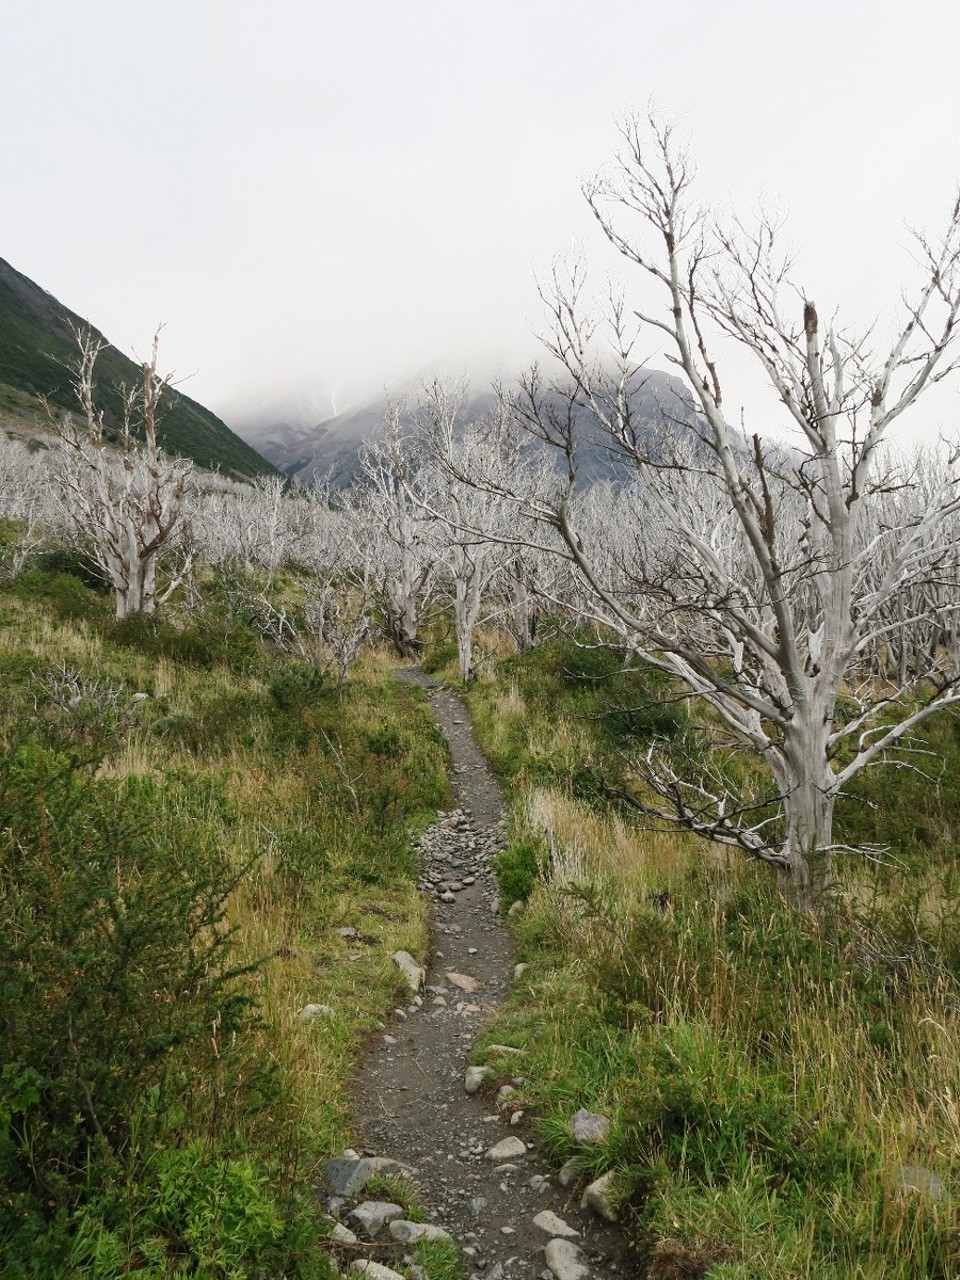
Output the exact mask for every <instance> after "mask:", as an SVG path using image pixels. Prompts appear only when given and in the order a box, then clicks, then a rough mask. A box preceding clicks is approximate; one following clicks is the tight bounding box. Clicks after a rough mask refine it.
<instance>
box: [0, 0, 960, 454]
mask: <svg viewBox="0 0 960 1280" xmlns="http://www.w3.org/2000/svg"><path fill="white" fill-rule="evenodd" d="M10 8H11V12H10V13H8V14H6V15H5V24H4V25H5V38H6V48H7V57H6V59H5V83H4V95H3V103H2V106H0V112H2V119H3V131H4V144H5V145H4V196H3V200H2V202H0V230H2V237H0V256H3V257H5V258H7V259H8V260H9V261H10V262H11V263H12V264H13V265H14V266H15V267H17V268H18V269H19V270H21V271H23V272H25V273H26V274H27V275H29V276H30V277H31V278H33V279H34V280H36V281H37V282H38V283H39V284H41V285H42V286H43V287H44V288H46V289H48V290H49V291H50V292H52V293H54V294H56V296H57V297H59V298H60V299H61V300H62V301H63V302H64V303H66V304H67V305H68V306H70V307H72V308H74V309H75V310H78V311H80V312H82V313H83V314H85V315H86V316H87V317H88V318H89V319H90V320H91V321H92V322H93V323H94V324H96V325H97V326H98V327H99V328H101V329H102V330H103V331H105V332H106V333H107V334H108V336H109V337H110V338H111V339H112V340H113V341H114V342H115V343H116V344H117V345H118V346H121V347H122V348H123V349H125V350H127V351H138V350H139V351H143V350H145V349H146V348H147V347H148V345H149V340H150V336H151V334H152V332H153V330H154V328H155V327H156V324H157V323H158V322H159V321H163V322H165V324H166V329H165V332H164V338H163V346H162V351H163V357H164V361H165V363H166V367H168V368H170V369H172V370H174V371H175V372H176V374H177V376H178V377H181V378H187V379H188V380H187V381H186V382H185V383H184V390H186V391H187V392H188V393H189V394H191V395H193V396H194V397H196V398H197V399H200V400H201V401H203V402H204V403H206V404H208V405H209V406H210V407H211V408H213V409H215V410H217V411H218V412H220V413H222V414H223V415H224V416H225V417H226V419H227V421H228V422H231V423H239V422H241V421H246V420H249V419H250V418H251V417H253V416H257V415H261V414H263V415H267V416H269V415H270V414H274V413H276V412H280V411H281V407H282V411H283V412H284V413H288V414H289V415H291V416H296V415H297V414H298V413H300V414H301V415H302V416H303V417H306V418H307V419H309V418H311V417H322V416H326V414H327V413H328V412H333V411H335V410H337V411H342V410H344V409H346V408H348V407H350V405H352V404H353V403H356V402H357V401H358V400H360V399H362V398H363V397H364V396H366V395H367V394H372V393H375V392H377V391H380V390H382V389H383V387H384V386H389V385H390V384H391V383H393V382H394V381H396V380H397V379H405V378H408V377H409V376H410V375H411V373H413V372H414V371H416V370H417V369H419V368H422V367H426V366H431V365H433V364H434V362H437V361H439V362H441V363H443V364H444V365H445V366H446V367H455V366H457V365H458V364H463V365H464V366H468V367H469V368H471V369H472V370H474V371H475V374H476V376H478V377H485V376H487V374H488V372H489V371H490V370H491V369H500V370H503V369H506V368H509V367H510V366H511V364H522V363H524V362H525V361H526V360H527V359H529V358H530V356H531V355H532V353H533V352H534V350H535V343H534V340H533V337H532V334H533V333H534V332H535V331H536V329H537V327H538V326H539V325H540V324H541V323H542V320H541V310H540V304H539V300H538V297H537V292H536V288H535V284H534V272H535V271H538V270H539V271H540V272H543V271H545V270H547V269H548V268H549V264H550V261H551V258H552V255H553V254H554V253H555V252H557V251H558V250H563V249H565V248H569V247H570V245H571V243H572V242H574V241H576V240H580V241H582V242H583V245H584V249H585V253H586V256H587V258H588V260H590V261H591V262H592V263H594V264H595V266H596V270H597V272H598V277H599V280H598V282H599V283H602V277H603V275H604V273H605V272H606V271H608V270H610V269H615V270H617V271H620V270H621V268H620V266H619V265H618V264H615V263H614V261H613V258H612V255H611V253H610V252H609V251H608V250H607V249H606V247H605V245H604V243H603V240H602V236H601V233H600V231H599V228H597V227H596V225H595V223H594V222H593V220H592V218H591V216H590V214H589V211H588V210H587V209H586V208H585V205H584V202H583V199H582V197H581V195H580V191H579V183H580V179H581V177H582V175H583V174H584V173H585V172H588V171H590V170H592V169H594V168H596V167H597V166H599V165H601V164H603V163H604V161H605V160H606V159H607V158H608V157H609V156H610V154H611V152H612V150H613V149H614V147H615V144H616V129H615V117H616V116H617V114H618V113H621V112H623V111H625V110H629V109H631V108H640V109H644V108H645V106H646V104H647V102H648V101H649V100H650V99H651V98H652V99H653V100H655V101H656V103H657V105H658V107H659V109H660V111H661V112H662V113H664V114H665V115H667V116H680V117H682V127H683V129H684V130H685V131H686V133H687V134H688V135H689V138H690V141H691V146H692V149H693V152H694V154H695V155H696V156H697V158H698V165H699V171H700V183H701V194H702V198H703V200H704V201H705V202H706V203H707V204H709V205H711V206H721V205H724V206H725V205H728V204H729V205H731V206H733V207H735V208H737V209H739V210H741V211H742V212H744V213H746V214H749V213H750V211H751V210H752V209H754V208H755V206H756V202H757V198H758V196H759V195H766V196H768V197H769V196H771V195H774V194H776V195H777V196H778V197H779V199H780V201H781V203H782V204H783V206H784V207H785V209H787V210H788V211H789V214H790V220H789V235H790V238H791V239H792V240H793V241H794V242H795V243H796V244H797V246H798V256H799V262H800V267H799V270H798V277H799V279H800V280H801V281H802V283H803V285H804V287H805V289H806V290H807V291H808V293H809V294H810V295H811V296H813V297H814V298H815V300H816V301H817V303H818V305H819V307H820V310H821V314H823V315H829V314H832V313H833V311H834V310H835V308H837V307H839V308H840V309H841V314H842V315H843V316H845V317H848V318H849V319H850V320H851V321H852V322H856V323H863V324H868V323H870V322H871V321H873V320H874V319H875V320H876V323H877V333H878V340H879V339H880V338H882V337H883V336H885V334H886V333H887V331H888V329H889V327H890V324H891V314H892V313H891V308H892V306H893V305H894V304H895V303H896V301H897V297H898V294H899V290H900V287H901V285H902V284H903V283H904V282H906V281H908V280H909V279H910V274H911V261H910V257H909V237H908V235H907V234H906V232H905V229H904V228H905V224H910V225H920V226H928V227H931V228H935V227H937V226H939V225H942V223H943V221H944V218H945V216H946V212H947V209H948V206H949V204H950V200H951V195H952V191H953V186H954V181H955V178H956V176H957V174H958V173H960V155H958V147H957V140H958V125H960V101H958V93H957V89H956V79H955V77H954V76H953V74H952V70H950V69H948V67H947V66H946V65H945V64H946V63H947V60H948V59H950V60H951V62H952V59H953V53H954V50H955V49H956V47H957V41H958V37H960V14H958V11H957V10H956V8H955V7H954V6H952V5H950V4H947V3H929V2H924V0H920V3H917V4H914V5H912V6H910V8H909V10H905V9H904V7H903V6H902V5H894V4H893V3H891V0H879V2H878V3H875V4H874V5H872V6H870V10H869V14H868V15H867V16H866V17H864V16H863V11H862V6H858V5H854V4H852V3H843V2H841V3H837V2H836V0H834V2H833V3H826V2H823V0H814V2H812V3H808V4H806V5H804V6H802V7H801V8H796V7H793V8H788V7H786V6H770V5H768V4H762V5H761V4H759V3H749V2H747V0H732V2H731V3H728V4H725V5H707V4H705V3H704V4H684V3H678V4H676V5H673V6H667V5H657V6H652V5H640V4H637V3H636V0H595V2H594V3H593V4H592V5H591V6H590V7H589V11H588V9H587V7H586V6H573V5H558V4H557V3H556V0H551V2H550V3H545V2H543V0H512V2H509V3H508V2H507V0H487V3H485V4H482V5H480V4H469V5H468V4H465V3H461V2H460V0H412V2H411V3H409V4H407V5H403V6H400V5H396V4H393V3H387V2H386V0H382V2H372V0H366V2H363V0H361V2H359V3H355V4H352V5H344V4H336V5H334V4H330V3H327V2H325V0H321V2H318V0H275V3H273V4H269V5H267V4H262V3H254V2H252V0H163V2H162V3H157V2H156V0H154V2H153V3H149V4H148V3H145V2H144V0H39V2H38V3H36V4H34V5H30V6H26V5H18V6H15V7H13V6H11V7H10ZM650 355H651V357H653V358H656V355H657V352H656V344H655V342H654V341H653V339H651V347H650ZM729 371H730V378H732V380H733V385H731V387H730V389H729V390H728V404H729V403H734V404H738V405H739V404H743V405H744V406H745V409H746V412H747V414H748V416H750V417H751V418H752V419H754V420H756V424H757V427H758V428H759V429H763V428H764V425H765V418H766V415H767V414H768V412H769V402H768V401H767V400H766V399H765V398H764V394H763V392H762V390H761V389H760V385H759V382H758V380H757V377H756V375H755V373H754V371H753V370H752V368H750V367H749V366H748V365H746V364H744V363H743V362H742V361H740V360H738V359H734V358H732V357H731V358H730V361H729ZM955 400H956V397H955V396H953V398H952V399H949V398H948V399H943V398H941V400H940V401H939V402H938V405H937V408H936V410H935V417H936V421H935V422H931V425H932V426H934V427H937V426H941V425H948V424H949V423H951V422H952V421H953V419H954V403H955Z"/></svg>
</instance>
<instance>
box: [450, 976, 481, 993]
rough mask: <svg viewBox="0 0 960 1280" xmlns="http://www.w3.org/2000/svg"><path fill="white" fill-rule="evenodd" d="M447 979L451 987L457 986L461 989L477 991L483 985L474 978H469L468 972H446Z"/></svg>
mask: <svg viewBox="0 0 960 1280" xmlns="http://www.w3.org/2000/svg"><path fill="white" fill-rule="evenodd" d="M447 981H448V982H449V983H450V985H451V986H452V987H459V988H460V990H461V991H479V990H480V988H481V986H482V985H483V984H482V983H481V982H478V981H477V979H476V978H471V977H470V975H469V974H468V973H448V974H447Z"/></svg>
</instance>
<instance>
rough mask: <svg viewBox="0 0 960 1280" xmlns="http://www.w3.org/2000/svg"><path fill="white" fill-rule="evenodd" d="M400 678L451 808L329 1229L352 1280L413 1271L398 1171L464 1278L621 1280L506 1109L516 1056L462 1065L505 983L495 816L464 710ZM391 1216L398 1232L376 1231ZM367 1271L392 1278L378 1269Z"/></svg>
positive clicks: (626, 1263)
mask: <svg viewBox="0 0 960 1280" xmlns="http://www.w3.org/2000/svg"><path fill="white" fill-rule="evenodd" d="M403 676H404V678H406V679H410V680H412V681H415V682H416V683H418V684H421V685H422V686H424V687H425V688H427V689H428V691H429V693H428V696H429V700H430V703H431V706H432V709H433V711H434V713H435V715H436V716H437V719H438V721H439V723H440V725H441V727H442V728H443V731H444V733H445V735H446V737H447V740H448V741H449V744H450V750H451V755H452V767H453V774H454V787H455V793H456V797H457V805H458V807H457V808H456V809H455V810H454V811H452V812H450V813H446V814H441V815H440V816H439V818H438V821H437V823H436V824H435V825H434V826H433V827H431V828H430V829H429V830H428V831H427V832H426V833H425V834H424V837H423V839H422V842H421V850H422V857H423V863H422V868H421V880H420V886H421V889H422V891H423V892H425V893H428V894H430V895H431V897H432V899H433V919H432V948H431V956H430V961H429V968H428V970H427V971H426V973H423V974H422V975H420V974H417V973H416V972H414V973H412V975H411V988H412V990H411V1000H410V1003H409V1005H408V1006H407V1008H405V1009H402V1010H398V1011H397V1013H396V1018H395V1021H394V1023H393V1024H392V1025H390V1026H389V1027H386V1028H384V1031H383V1033H382V1034H381V1035H380V1036H379V1038H378V1040H377V1041H376V1042H375V1043H374V1045H373V1047H372V1052H371V1053H370V1055H369V1058H368V1062H367V1065H366V1067H365V1069H364V1070H363V1072H362V1074H361V1078H360V1080H359V1082H358V1088H357V1100H358V1112H359V1116H358V1125H359V1131H360V1133H361V1135H362V1140H363V1142H364V1149H363V1151H361V1152H347V1153H345V1156H344V1158H340V1159H337V1160H332V1161H330V1162H329V1166H328V1178H329V1182H330V1184H331V1189H332V1190H333V1192H334V1195H333V1197H332V1199H331V1206H332V1208H333V1209H334V1211H335V1212H336V1213H337V1214H338V1216H339V1217H340V1219H341V1222H342V1224H343V1226H345V1227H346V1228H347V1231H343V1230H340V1231H338V1232H337V1234H338V1235H339V1236H340V1237H341V1238H342V1240H343V1249H344V1254H345V1255H346V1256H347V1257H351V1258H352V1259H353V1266H354V1268H355V1269H356V1270H358V1271H359V1270H360V1269H361V1265H363V1264H362V1263H361V1264H360V1265H358V1260H360V1259H367V1258H370V1259H374V1260H375V1261H376V1262H377V1263H378V1265H379V1266H383V1267H387V1268H391V1270H392V1269H393V1268H395V1267H402V1266H403V1265H404V1264H405V1263H406V1265H408V1266H409V1265H410V1264H411V1263H413V1262H415V1261H416V1247H415V1242H416V1237H417V1236H418V1235H420V1234H422V1233H424V1227H423V1226H420V1227H414V1226H412V1225H410V1224H407V1223H405V1222H404V1221H403V1220H402V1219H400V1218H399V1209H398V1208H397V1207H396V1206H395V1207H394V1208H393V1209H391V1208H389V1207H388V1206H389V1205H390V1187H391V1183H392V1182H393V1179H394V1178H395V1176H396V1175H398V1174H399V1175H404V1174H405V1175H406V1176H407V1177H408V1178H409V1179H410V1181H411V1182H412V1183H413V1184H414V1186H415V1188H416V1191H417V1198H418V1200H419V1202H420V1203H421V1204H422V1205H423V1206H424V1208H425V1211H426V1218H427V1223H426V1228H427V1230H426V1232H425V1234H426V1235H427V1236H431V1235H435V1234H436V1229H437V1228H439V1229H440V1230H441V1231H443V1232H446V1233H447V1234H448V1235H449V1236H451V1237H452V1238H453V1240H454V1242H455V1243H456V1245H457V1246H458V1247H459V1248H460V1250H461V1252H462V1259H463V1262H464V1264H465V1268H466V1271H467V1273H468V1274H470V1275H472V1276H475V1277H478V1278H479V1277H484V1278H485V1280H513V1278H514V1277H516V1280H520V1278H521V1277H533V1276H546V1277H550V1278H551V1280H553V1278H554V1277H556V1278H557V1280H586V1277H589V1276H601V1275H631V1274H633V1273H634V1272H633V1264H632V1262H631V1260H630V1257H629V1253H628V1250H627V1246H626V1244H625V1241H624V1240H623V1238H622V1236H621V1234H620V1233H619V1231H618V1230H617V1229H616V1228H615V1227H612V1226H611V1225H609V1224H608V1223H607V1222H605V1221H604V1220H603V1219H602V1218H601V1217H600V1216H599V1214H598V1213H596V1212H594V1211H592V1210H590V1209H589V1208H582V1207H581V1204H580V1198H581V1197H580V1192H579V1191H577V1192H574V1191H573V1189H572V1188H571V1189H570V1190H569V1191H565V1190H564V1188H563V1187H562V1186H561V1185H560V1182H559V1180H558V1179H557V1178H556V1177H555V1176H552V1174H551V1171H550V1170H549V1169H548V1168H547V1167H546V1166H545V1165H544V1164H543V1163H542V1161H541V1159H540V1156H539V1154H538V1151H537V1148H536V1144H535V1143H534V1141H533V1137H532V1133H531V1127H530V1122H529V1117H528V1116H527V1115H525V1114H524V1112H523V1111H522V1110H519V1109H517V1108H516V1107H515V1106H514V1105H513V1104H512V1099H513V1098H520V1097H522V1087H523V1083H524V1081H523V1078H522V1076H520V1075H517V1074H516V1073H517V1072H518V1071H522V1056H521V1055H518V1054H517V1052H516V1047H515V1046H514V1047H512V1048H511V1047H507V1046H504V1047H503V1048H502V1049H501V1050H500V1051H499V1052H498V1051H497V1050H496V1048H495V1047H492V1046H489V1045H488V1046H486V1054H485V1056H486V1059H487V1065H486V1066H485V1067H471V1065H470V1064H471V1057H472V1053H473V1050H474V1044H475V1041H476V1039H477V1035H478V1032H479V1030H480V1028H481V1027H482V1026H483V1024H484V1022H485V1021H486V1020H487V1018H489V1016H490V1015H491V1014H492V1013H493V1011H494V1010H495V1009H496V1007H497V1005H498V1004H499V1002H500V1001H501V999H502V997H503V995H504V993H505V991H506V988H507V985H508V982H509V981H510V977H511V974H512V973H513V964H512V958H511V944H510V938H509V935H508V933H507V930H506V927H505V925H504V923H503V920H502V918H501V915H500V912H499V906H498V895H497V890H496V885H495V882H494V880H493V877H492V874H491V871H490V868H489V861H490V858H491V857H492V856H493V855H495V854H496V853H497V852H498V851H499V849H500V848H501V847H502V844H503V837H504V829H505V815H504V810H503V804H502V798H501V795H500V790H499V787H498V786H497V783H496V781H495V779H494V778H493V776H492V774H491V773H490V771H489V769H488V767H487V765H486V763H485V761H484V759H483V757H482V756H481V754H480V751H479V749H478V747H477V745H476V742H475V741H474V737H473V733H472V730H471V728H470V725H469V723H468V720H467V715H466V711H465V709H464V707H463V704H462V702H461V701H460V699H459V698H458V697H457V696H456V694H454V693H452V692H451V691H449V690H447V689H444V688H442V687H441V686H439V685H438V684H437V683H436V682H435V681H433V680H431V679H430V678H429V677H427V676H424V675H421V674H420V673H417V672H404V673H403ZM417 988H419V989H418V990H416V994H413V991H414V990H415V989H417ZM367 1179H369V1180H370V1181H369V1182H368V1181H367ZM393 1185H394V1186H396V1185H398V1184H396V1183H395V1182H394V1183H393ZM398 1198H400V1199H402V1198H403V1195H402V1194H400V1195H399V1197H398ZM391 1214H396V1215H398V1216H397V1219H396V1220H395V1221H393V1222H390V1221H385V1219H389V1217H390V1215H391ZM350 1231H352V1232H353V1233H354V1234H355V1235H356V1236H357V1237H358V1238H357V1240H356V1243H354V1242H352V1241H351V1239H350V1236H349V1235H348V1232H350ZM441 1238H442V1237H441ZM369 1274H370V1275H371V1276H374V1275H376V1276H380V1277H384V1276H386V1275H389V1273H388V1272H382V1271H378V1270H377V1268H376V1267H370V1268H369Z"/></svg>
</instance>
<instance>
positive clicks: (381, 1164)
mask: <svg viewBox="0 0 960 1280" xmlns="http://www.w3.org/2000/svg"><path fill="white" fill-rule="evenodd" d="M324 1171H325V1172H326V1175H327V1181H328V1182H329V1183H330V1186H331V1187H332V1188H333V1190H334V1192H335V1194H336V1195H338V1196H352V1195H355V1194H356V1193H357V1192H358V1191H361V1190H362V1189H363V1188H364V1187H365V1186H366V1185H367V1183H368V1182H369V1181H370V1179H371V1178H377V1177H380V1176H381V1175H383V1174H385V1173H386V1174H392V1173H403V1172H404V1169H403V1166H402V1165H401V1164H399V1163H398V1161H396V1160H389V1159H388V1158H387V1157H386V1156H366V1157H363V1158H361V1157H359V1156H355V1155H350V1156H337V1157H335V1158H334V1159H333V1160H328V1161H327V1163H326V1164H325V1165H324Z"/></svg>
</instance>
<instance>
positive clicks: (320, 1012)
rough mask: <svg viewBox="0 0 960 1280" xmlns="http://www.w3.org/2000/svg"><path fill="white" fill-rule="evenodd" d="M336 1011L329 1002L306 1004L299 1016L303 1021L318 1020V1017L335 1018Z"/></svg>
mask: <svg viewBox="0 0 960 1280" xmlns="http://www.w3.org/2000/svg"><path fill="white" fill-rule="evenodd" d="M336 1012H337V1011H336V1009H333V1008H331V1006H330V1005H328V1004H305V1005H304V1006H303V1008H302V1009H301V1010H300V1013H299V1015H298V1016H299V1018H300V1021H301V1022H316V1020H317V1018H333V1017H335V1016H336Z"/></svg>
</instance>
